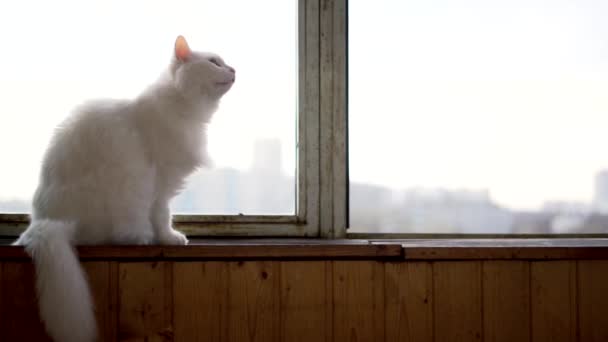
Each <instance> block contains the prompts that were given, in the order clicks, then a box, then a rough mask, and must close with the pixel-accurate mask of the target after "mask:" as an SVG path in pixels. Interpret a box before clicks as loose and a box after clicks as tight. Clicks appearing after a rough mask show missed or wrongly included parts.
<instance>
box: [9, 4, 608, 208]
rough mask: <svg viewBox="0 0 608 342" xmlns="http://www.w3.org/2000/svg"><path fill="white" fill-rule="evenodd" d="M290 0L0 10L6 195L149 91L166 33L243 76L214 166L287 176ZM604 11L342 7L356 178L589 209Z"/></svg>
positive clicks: (214, 135) (604, 139)
mask: <svg viewBox="0 0 608 342" xmlns="http://www.w3.org/2000/svg"><path fill="white" fill-rule="evenodd" d="M295 11H296V6H295V1H285V0H274V1H271V0H262V1H246V0H232V1H210V0H193V1H174V0H173V1H150V0H147V1H141V0H140V1H132V0H129V1H124V0H121V1H108V0H105V1H75V0H53V1H42V0H38V1H32V0H30V1H27V0H25V1H23V0H22V1H5V2H2V3H0V42H2V46H1V47H0V56H1V57H0V75H1V76H0V122H1V125H0V127H1V129H0V154H1V155H2V165H1V168H0V198H4V199H6V198H28V197H29V196H30V195H31V194H32V192H33V190H34V188H35V186H36V182H37V175H38V169H39V161H40V158H41V156H42V153H43V151H44V147H45V146H46V143H47V141H48V139H49V135H50V133H51V131H52V129H53V127H54V126H55V125H56V124H57V123H59V122H60V121H61V120H62V119H63V118H64V117H65V116H66V115H67V114H68V112H69V110H70V109H71V108H73V107H74V105H76V104H78V103H79V102H81V101H83V100H85V99H90V98H104V97H106V98H108V97H109V98H125V97H127V98H128V97H133V96H135V95H136V94H138V93H139V92H140V91H141V90H142V89H143V88H144V87H145V86H146V85H147V84H149V83H150V82H152V81H154V80H155V79H156V78H157V77H158V75H159V74H160V72H161V71H162V70H163V68H164V67H165V66H166V65H167V63H168V61H169V58H170V56H171V48H172V44H173V41H174V39H175V36H176V35H178V34H183V35H185V36H186V37H187V38H188V40H189V42H190V45H191V46H192V47H193V48H194V49H200V50H209V51H214V52H217V53H219V54H220V55H222V56H223V57H224V58H225V59H226V61H227V62H228V63H229V64H231V65H232V66H234V67H235V68H236V70H237V83H236V84H235V86H234V88H233V89H232V90H231V92H230V93H229V94H228V95H226V97H225V98H224V101H223V104H222V107H221V108H220V111H219V112H218V115H217V116H216V119H215V120H214V123H213V126H212V128H211V153H212V155H213V158H214V159H215V162H216V165H217V166H218V167H223V166H230V167H236V168H241V169H246V168H247V167H248V166H249V164H250V162H251V158H252V153H251V152H252V148H253V142H254V141H255V140H257V139H264V138H276V139H280V140H281V142H282V146H283V154H284V156H283V162H284V167H283V169H284V170H285V171H286V172H292V170H293V169H294V148H295V144H294V141H295V136H294V131H295V103H296V101H295V100H296V98H295V96H296V78H295V77H296V64H295V62H296V60H295V58H296V50H295V48H296V41H295V40H294V37H295V35H296V22H295V20H296V13H295ZM607 17H608V2H606V1H602V0H597V1H592V0H576V1H558V0H553V1H548V0H547V1H544V0H500V1H496V0H492V1H490V0H484V1H482V0H461V1H448V0H434V1H413V0H408V1H406V0H392V1H391V0H384V1H380V0H375V1H363V0H353V1H350V20H351V22H350V33H351V41H350V48H351V52H350V65H351V74H350V82H351V83H350V99H351V102H350V111H351V118H350V125H351V126H350V127H351V132H350V137H351V151H352V152H351V165H350V166H351V168H350V169H351V178H352V180H355V181H361V182H371V183H376V184H381V185H386V186H391V187H394V188H399V189H401V188H408V187H413V186H422V187H428V188H436V187H445V188H450V189H473V190H475V189H477V190H482V189H488V190H489V191H490V193H491V195H492V197H493V198H494V199H495V200H497V201H498V202H499V203H500V204H503V205H507V206H510V207H515V208H536V207H538V206H540V205H541V204H542V203H543V201H545V200H578V201H589V200H590V198H591V196H592V182H593V176H594V174H595V173H596V172H597V171H598V170H600V169H602V168H605V167H608V135H607V134H605V132H606V129H607V127H608V21H607V20H606V19H605V18H607Z"/></svg>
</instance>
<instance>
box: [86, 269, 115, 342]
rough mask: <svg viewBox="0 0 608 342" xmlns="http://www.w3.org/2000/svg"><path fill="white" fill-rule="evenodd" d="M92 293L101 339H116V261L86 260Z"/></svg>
mask: <svg viewBox="0 0 608 342" xmlns="http://www.w3.org/2000/svg"><path fill="white" fill-rule="evenodd" d="M82 265H83V268H84V270H85V272H86V274H87V278H88V283H89V287H90V289H91V294H92V295H93V301H94V303H95V317H96V319H97V328H98V329H99V338H100V341H116V324H117V319H116V318H117V316H118V312H117V310H116V307H117V303H116V299H117V291H118V286H117V285H118V284H117V282H116V274H115V272H116V267H117V264H116V262H110V261H90V262H84V263H83V264H82Z"/></svg>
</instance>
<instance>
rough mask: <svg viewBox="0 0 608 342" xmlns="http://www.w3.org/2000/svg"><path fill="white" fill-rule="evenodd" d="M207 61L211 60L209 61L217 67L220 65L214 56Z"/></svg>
mask: <svg viewBox="0 0 608 342" xmlns="http://www.w3.org/2000/svg"><path fill="white" fill-rule="evenodd" d="M209 62H211V63H213V64H215V65H216V66H218V67H219V66H222V65H221V64H220V61H219V60H217V59H216V58H209Z"/></svg>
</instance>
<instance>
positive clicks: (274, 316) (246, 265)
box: [228, 261, 281, 342]
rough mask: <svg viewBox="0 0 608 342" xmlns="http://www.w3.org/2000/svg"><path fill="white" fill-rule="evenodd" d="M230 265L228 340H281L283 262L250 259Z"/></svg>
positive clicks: (266, 341)
mask: <svg viewBox="0 0 608 342" xmlns="http://www.w3.org/2000/svg"><path fill="white" fill-rule="evenodd" d="M228 266H229V284H228V293H229V301H228V302H229V308H228V316H229V318H228V335H229V336H228V340H229V341H260V342H272V341H279V322H280V316H281V315H280V303H279V300H280V295H279V293H280V279H281V276H280V274H279V273H280V267H279V263H278V262H269V261H246V262H231V263H229V264H228Z"/></svg>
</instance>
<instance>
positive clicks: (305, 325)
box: [280, 261, 332, 342]
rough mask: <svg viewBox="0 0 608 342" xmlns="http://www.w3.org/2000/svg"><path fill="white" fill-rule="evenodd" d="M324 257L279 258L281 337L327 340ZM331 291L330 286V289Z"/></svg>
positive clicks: (328, 311) (329, 321) (328, 307)
mask: <svg viewBox="0 0 608 342" xmlns="http://www.w3.org/2000/svg"><path fill="white" fill-rule="evenodd" d="M328 265H329V262H326V261H292V262H281V263H280V267H281V272H280V273H281V336H280V340H281V341H293V342H298V341H302V342H305V341H319V342H321V341H329V339H328V337H329V336H330V334H329V332H328V330H331V329H332V326H331V324H332V317H331V316H332V314H331V313H332V311H331V301H330V298H328V291H327V287H326V285H327V278H326V275H327V273H328V272H327V269H328ZM329 293H331V289H330V291H329Z"/></svg>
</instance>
